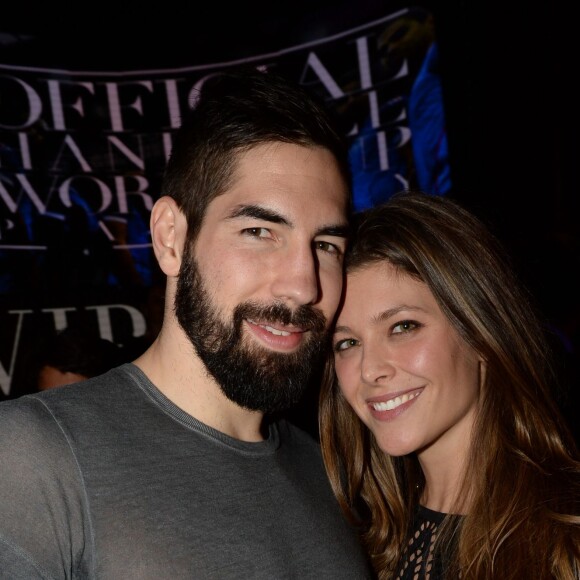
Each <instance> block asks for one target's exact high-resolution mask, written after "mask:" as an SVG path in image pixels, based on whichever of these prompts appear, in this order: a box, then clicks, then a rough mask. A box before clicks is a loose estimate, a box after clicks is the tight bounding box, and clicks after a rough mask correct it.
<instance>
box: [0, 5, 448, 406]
mask: <svg viewBox="0 0 580 580" xmlns="http://www.w3.org/2000/svg"><path fill="white" fill-rule="evenodd" d="M242 62H243V63H246V64H253V65H255V66H257V67H261V68H265V69H276V70H277V71H279V72H280V73H282V74H284V75H285V76H288V77H290V78H292V79H294V80H297V81H298V82H300V83H301V84H303V85H305V86H307V87H308V88H309V89H310V90H312V91H313V92H315V93H317V94H318V95H320V96H321V97H323V98H324V99H325V101H326V102H327V103H328V105H329V107H331V108H333V109H334V110H335V111H336V112H337V113H338V114H339V116H340V119H341V120H342V121H344V131H345V134H347V135H348V138H349V140H350V152H351V153H350V154H351V164H352V168H353V176H354V195H355V208H356V209H362V208H364V207H368V206H371V205H374V204H376V203H378V202H380V201H382V200H384V199H386V198H388V197H389V196H390V195H392V194H393V193H394V192H395V191H398V190H401V189H405V188H408V187H419V188H421V189H423V190H425V191H427V192H428V193H432V194H435V195H443V194H445V193H447V192H448V191H449V190H450V188H451V179H450V174H449V164H448V158H447V139H446V133H445V121H444V111H443V99H442V90H441V81H440V78H439V72H438V71H439V69H438V52H437V43H436V38H435V25H434V22H433V17H432V15H431V14H430V13H429V12H428V11H426V10H423V9H420V8H413V9H410V8H409V9H402V10H397V11H396V12H392V13H389V14H386V15H385V16H384V18H380V19H378V20H374V21H372V22H369V23H368V24H366V25H364V26H358V27H357V28H355V29H352V30H348V31H345V32H343V33H340V34H336V35H333V36H331V37H328V38H322V39H318V40H316V41H312V42H309V43H306V44H300V45H296V46H291V47H288V48H287V49H285V50H282V51H278V52H276V53H270V54H260V55H257V56H255V57H252V58H246V59H244V60H243V61H240V60H238V61H230V62H224V63H220V64H218V65H215V64H212V65H202V66H194V67H189V68H187V67H186V68H178V69H163V70H135V71H122V72H118V71H111V72H95V71H78V70H53V69H39V68H32V67H24V66H12V65H10V64H0V390H1V393H0V394H2V393H3V395H4V396H5V397H15V396H19V395H21V394H23V393H24V392H28V391H30V390H34V387H33V385H32V382H31V377H30V376H29V375H30V369H31V368H33V364H32V362H33V361H32V358H33V357H34V353H35V348H38V345H39V341H40V340H41V338H42V337H43V336H44V335H46V333H48V332H52V331H54V330H55V329H56V330H60V329H63V328H65V327H67V326H69V325H70V324H72V323H73V322H74V323H75V324H76V323H78V322H79V321H81V322H82V324H84V325H85V326H87V327H90V328H92V329H93V331H94V332H95V333H97V334H99V335H100V336H101V337H103V338H107V339H109V340H112V341H113V342H115V343H117V344H118V345H120V346H123V347H125V348H127V349H132V350H129V351H128V352H132V353H138V352H139V350H140V349H144V348H145V347H146V346H147V344H148V343H149V341H150V340H152V338H154V336H155V334H156V333H157V331H158V329H159V321H160V320H161V316H162V305H163V282H164V280H163V278H162V276H161V275H160V272H159V271H158V269H157V264H156V262H155V258H154V256H153V253H152V251H151V247H150V237H149V211H150V209H151V207H152V205H153V203H154V201H155V199H157V197H158V196H159V195H160V193H161V192H160V183H161V177H162V172H163V169H164V167H165V163H166V161H167V159H168V156H169V154H170V152H171V146H172V135H173V132H174V131H175V129H177V127H178V126H179V124H180V120H181V117H182V114H183V112H184V111H185V110H186V109H187V108H188V107H192V106H195V101H196V95H197V93H198V91H199V89H200V87H201V86H202V85H203V83H204V82H205V81H206V80H207V79H208V78H209V77H211V76H212V75H216V74H219V73H220V72H221V71H223V70H226V69H228V68H230V67H232V66H236V65H238V64H240V63H242Z"/></svg>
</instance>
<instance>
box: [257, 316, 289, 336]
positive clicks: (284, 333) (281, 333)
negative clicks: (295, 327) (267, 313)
mask: <svg viewBox="0 0 580 580" xmlns="http://www.w3.org/2000/svg"><path fill="white" fill-rule="evenodd" d="M248 322H251V323H252V324H255V325H256V326H261V327H262V328H263V329H264V330H267V331H268V332H271V333H272V334H275V335H276V336H290V335H291V334H292V333H291V332H288V331H286V330H278V329H277V328H272V327H271V326H268V325H266V324H258V323H257V322H254V321H253V320H250V319H249V318H248Z"/></svg>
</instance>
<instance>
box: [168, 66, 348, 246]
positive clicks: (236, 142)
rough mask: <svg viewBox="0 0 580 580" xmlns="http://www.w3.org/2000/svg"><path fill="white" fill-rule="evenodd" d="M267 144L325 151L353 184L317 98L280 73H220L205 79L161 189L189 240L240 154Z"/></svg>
mask: <svg viewBox="0 0 580 580" xmlns="http://www.w3.org/2000/svg"><path fill="white" fill-rule="evenodd" d="M268 142H282V143H293V144H297V145H303V146H307V147H312V146H320V147H324V148H326V149H328V150H329V151H330V152H331V153H332V154H333V155H334V156H335V158H336V160H337V162H338V165H339V168H340V171H341V172H342V174H343V176H344V178H345V181H346V183H347V185H348V186H349V188H350V184H351V181H350V177H351V176H350V166H349V162H348V148H347V142H346V137H345V135H344V133H343V132H342V131H341V129H340V124H339V122H338V120H337V118H335V117H333V114H332V112H331V111H330V109H329V108H327V107H326V106H325V104H324V102H323V101H322V100H321V99H319V98H318V97H317V96H316V95H314V94H313V93H311V92H309V91H307V90H306V89H305V88H304V87H301V86H300V85H298V84H294V83H292V82H291V81H289V80H288V79H287V78H285V77H282V76H280V75H279V74H277V73H273V72H261V71H260V70H258V69H255V68H249V67H240V68H236V69H233V70H231V71H225V72H220V73H218V74H216V75H215V76H213V77H210V78H208V79H207V80H206V81H205V83H204V84H203V86H202V88H201V90H200V93H199V95H198V100H197V102H196V103H195V105H194V106H193V107H192V108H191V109H190V110H189V112H188V114H187V116H186V117H185V118H184V119H183V121H182V125H181V127H180V128H179V129H178V130H177V131H176V133H175V136H174V141H173V148H172V152H171V156H170V159H169V161H168V164H167V167H166V170H165V175H164V178H163V185H162V194H163V195H169V196H171V197H172V198H173V199H175V201H176V202H177V203H178V204H179V206H180V208H181V210H182V211H183V212H184V214H185V216H186V217H187V220H188V232H189V238H190V239H195V237H196V236H197V232H198V231H199V227H200V225H201V222H202V219H203V216H204V214H205V211H206V209H207V206H208V204H209V203H210V202H211V201H212V200H213V199H214V198H215V197H217V196H218V195H220V194H221V193H223V192H224V191H225V190H226V189H227V188H228V185H229V181H230V179H231V177H232V174H233V171H234V169H235V162H236V160H237V158H238V155H239V154H240V153H242V152H244V151H247V150H248V149H251V148H252V147H254V146H256V145H259V144H262V143H268ZM347 202H348V204H347V207H349V208H350V203H351V200H350V199H349V200H347Z"/></svg>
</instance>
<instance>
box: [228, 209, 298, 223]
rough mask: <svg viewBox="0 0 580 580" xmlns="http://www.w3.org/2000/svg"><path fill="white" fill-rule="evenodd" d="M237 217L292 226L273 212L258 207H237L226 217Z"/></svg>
mask: <svg viewBox="0 0 580 580" xmlns="http://www.w3.org/2000/svg"><path fill="white" fill-rule="evenodd" d="M239 217H250V218H256V219H259V220H264V221H267V222H272V223H275V224H283V225H286V226H291V225H292V224H291V223H290V222H289V221H288V220H287V219H286V218H285V217H284V216H282V215H280V214H279V213H277V212H275V211H272V210H271V209H267V208H265V207H261V206H259V205H238V206H237V207H235V208H234V209H233V210H232V212H231V213H230V214H229V215H228V219H235V218H239Z"/></svg>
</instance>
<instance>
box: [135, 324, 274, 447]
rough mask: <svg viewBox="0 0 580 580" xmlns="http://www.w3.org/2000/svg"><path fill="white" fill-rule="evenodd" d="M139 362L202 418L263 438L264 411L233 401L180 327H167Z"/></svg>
mask: <svg viewBox="0 0 580 580" xmlns="http://www.w3.org/2000/svg"><path fill="white" fill-rule="evenodd" d="M134 362H135V364H136V365H137V366H138V367H139V368H140V369H141V370H142V371H143V372H144V373H145V374H146V375H147V377H148V378H149V380H150V381H151V382H152V383H153V384H154V385H155V386H156V387H157V388H158V389H159V390H160V391H161V392H162V393H163V394H164V395H165V396H166V397H167V398H168V399H169V400H170V401H171V402H172V403H174V404H175V405H177V406H178V407H179V408H180V409H182V410H183V411H185V412H186V413H188V414H189V415H191V416H192V417H195V418H196V419H197V420H198V421H201V422H202V423H204V424H206V425H208V426H209V427H212V428H214V429H217V430H218V431H221V432H222V433H225V434H226V435H229V436H230V437H234V438H236V439H240V440H242V441H261V440H263V439H264V436H263V434H262V431H261V427H262V419H263V414H262V413H260V412H258V411H250V410H248V409H244V408H242V407H240V406H239V405H237V404H236V403H234V402H233V401H230V400H229V399H228V398H227V397H226V396H225V395H224V393H223V392H222V390H221V388H220V386H219V385H218V384H217V383H216V382H215V380H214V379H213V377H212V376H211V375H210V374H209V373H208V371H207V369H206V367H205V365H204V364H203V362H202V361H201V360H200V359H199V357H198V356H197V354H196V352H195V350H194V348H193V346H192V345H191V343H190V342H189V340H188V339H187V338H186V337H185V335H184V334H183V333H182V332H180V331H179V330H178V329H173V330H171V329H169V328H167V327H164V328H163V330H162V331H161V333H160V335H159V336H158V337H157V339H156V340H155V341H154V342H153V344H152V345H151V346H150V347H149V348H148V349H147V350H146V351H145V352H144V353H143V354H142V355H141V356H140V357H139V358H138V359H137V360H136V361H134Z"/></svg>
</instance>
